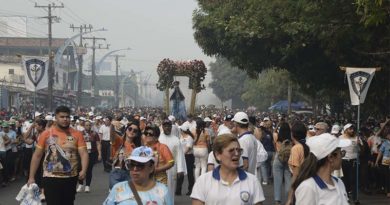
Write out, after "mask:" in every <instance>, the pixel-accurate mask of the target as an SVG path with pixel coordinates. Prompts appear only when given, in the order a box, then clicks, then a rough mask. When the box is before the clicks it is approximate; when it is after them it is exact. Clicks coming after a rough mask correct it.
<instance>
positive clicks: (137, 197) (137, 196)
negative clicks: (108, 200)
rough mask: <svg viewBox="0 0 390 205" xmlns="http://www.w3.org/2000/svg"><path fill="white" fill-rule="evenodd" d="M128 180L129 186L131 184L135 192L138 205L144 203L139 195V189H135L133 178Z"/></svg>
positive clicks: (132, 190)
mask: <svg viewBox="0 0 390 205" xmlns="http://www.w3.org/2000/svg"><path fill="white" fill-rule="evenodd" d="M128 182H129V186H130V189H131V192H133V195H134V198H135V201H137V204H138V205H142V200H141V197H140V196H139V194H138V191H137V189H135V186H134V184H133V182H132V181H131V180H129V181H128Z"/></svg>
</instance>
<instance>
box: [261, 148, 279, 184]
mask: <svg viewBox="0 0 390 205" xmlns="http://www.w3.org/2000/svg"><path fill="white" fill-rule="evenodd" d="M267 153H268V158H267V160H265V161H264V162H262V163H261V164H260V167H261V178H262V179H263V182H265V183H268V180H269V179H270V178H271V176H272V166H271V164H272V158H273V156H274V153H275V152H268V151H267Z"/></svg>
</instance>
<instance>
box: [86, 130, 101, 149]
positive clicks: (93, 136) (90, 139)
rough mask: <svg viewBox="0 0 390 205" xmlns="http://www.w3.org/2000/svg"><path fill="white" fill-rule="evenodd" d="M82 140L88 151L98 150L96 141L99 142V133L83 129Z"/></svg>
mask: <svg viewBox="0 0 390 205" xmlns="http://www.w3.org/2000/svg"><path fill="white" fill-rule="evenodd" d="M84 141H85V144H86V147H87V150H88V153H96V152H97V151H98V149H97V144H96V142H100V137H99V135H98V134H97V133H96V132H94V131H89V132H87V131H84Z"/></svg>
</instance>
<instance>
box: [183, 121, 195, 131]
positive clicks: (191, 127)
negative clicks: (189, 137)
mask: <svg viewBox="0 0 390 205" xmlns="http://www.w3.org/2000/svg"><path fill="white" fill-rule="evenodd" d="M181 126H182V127H189V128H190V130H195V129H196V122H195V121H193V120H192V122H188V121H185V122H184V123H183V124H182V125H181Z"/></svg>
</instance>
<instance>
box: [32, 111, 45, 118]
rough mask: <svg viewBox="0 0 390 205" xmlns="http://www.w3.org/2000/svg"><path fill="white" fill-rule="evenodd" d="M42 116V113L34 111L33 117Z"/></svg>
mask: <svg viewBox="0 0 390 205" xmlns="http://www.w3.org/2000/svg"><path fill="white" fill-rule="evenodd" d="M42 114H43V113H41V112H38V111H35V113H34V117H39V116H41V115H42Z"/></svg>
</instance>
